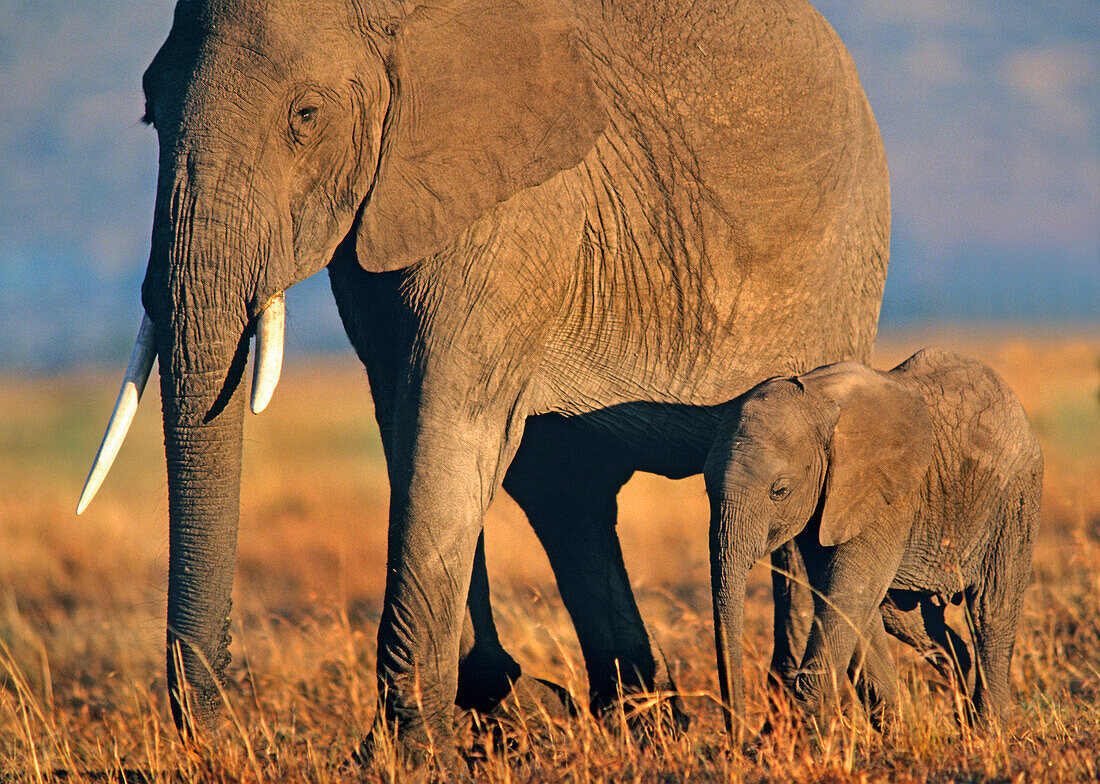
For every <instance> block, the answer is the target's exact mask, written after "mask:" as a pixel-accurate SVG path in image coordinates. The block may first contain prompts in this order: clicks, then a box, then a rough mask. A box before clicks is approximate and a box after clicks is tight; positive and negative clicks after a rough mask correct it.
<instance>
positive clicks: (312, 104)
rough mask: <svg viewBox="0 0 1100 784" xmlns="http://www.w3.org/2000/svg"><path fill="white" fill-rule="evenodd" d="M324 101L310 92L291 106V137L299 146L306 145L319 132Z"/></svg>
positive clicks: (317, 94) (316, 94)
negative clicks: (319, 121)
mask: <svg viewBox="0 0 1100 784" xmlns="http://www.w3.org/2000/svg"><path fill="white" fill-rule="evenodd" d="M323 107H324V99H323V98H322V97H321V95H320V94H319V93H317V92H314V91H310V92H307V93H306V94H304V95H301V96H299V97H298V98H297V99H296V100H295V101H294V102H293V103H292V104H291V105H290V135H291V138H292V139H293V140H294V141H295V142H297V143H298V144H305V143H306V142H307V141H309V139H310V138H311V137H312V136H313V134H314V133H315V132H316V131H317V127H318V125H319V123H318V120H319V119H320V115H321V110H322V108H323Z"/></svg>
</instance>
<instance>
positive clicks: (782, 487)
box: [769, 476, 791, 501]
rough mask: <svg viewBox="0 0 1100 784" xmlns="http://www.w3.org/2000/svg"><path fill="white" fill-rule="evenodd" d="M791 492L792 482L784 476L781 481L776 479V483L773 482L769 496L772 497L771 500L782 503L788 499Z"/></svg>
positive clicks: (780, 478)
mask: <svg viewBox="0 0 1100 784" xmlns="http://www.w3.org/2000/svg"><path fill="white" fill-rule="evenodd" d="M790 492H791V483H790V480H789V479H787V478H786V477H784V476H781V477H779V479H776V480H775V481H774V482H772V487H771V490H770V491H769V495H770V496H771V499H772V500H773V501H782V500H783V499H784V498H786V497H787V494H788V493H790Z"/></svg>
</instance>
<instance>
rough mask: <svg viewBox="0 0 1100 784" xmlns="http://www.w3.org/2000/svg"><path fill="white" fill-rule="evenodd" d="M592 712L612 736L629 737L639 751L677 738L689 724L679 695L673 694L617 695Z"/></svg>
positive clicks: (687, 714) (641, 693)
mask: <svg viewBox="0 0 1100 784" xmlns="http://www.w3.org/2000/svg"><path fill="white" fill-rule="evenodd" d="M593 712H594V713H595V714H596V715H597V716H598V717H599V718H600V719H601V721H602V722H603V724H604V726H605V727H607V729H608V730H609V731H610V732H612V733H621V734H629V735H630V736H631V737H633V738H634V740H635V742H636V743H637V744H638V745H639V746H641V747H643V748H644V747H647V746H650V745H654V744H659V743H660V742H661V741H662V740H667V739H669V738H677V737H680V736H681V735H682V734H683V733H684V732H686V731H687V729H688V726H689V725H690V724H691V715H690V714H689V713H688V712H687V711H685V710H684V707H683V703H682V702H681V700H680V695H679V694H678V693H677V692H676V691H673V690H667V691H666V690H657V691H638V692H631V693H628V694H623V695H620V696H619V697H618V698H617V699H616V700H614V701H612V702H611V703H609V704H606V705H603V706H602V707H598V706H593Z"/></svg>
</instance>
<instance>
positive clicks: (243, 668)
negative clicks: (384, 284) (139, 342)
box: [0, 334, 1100, 782]
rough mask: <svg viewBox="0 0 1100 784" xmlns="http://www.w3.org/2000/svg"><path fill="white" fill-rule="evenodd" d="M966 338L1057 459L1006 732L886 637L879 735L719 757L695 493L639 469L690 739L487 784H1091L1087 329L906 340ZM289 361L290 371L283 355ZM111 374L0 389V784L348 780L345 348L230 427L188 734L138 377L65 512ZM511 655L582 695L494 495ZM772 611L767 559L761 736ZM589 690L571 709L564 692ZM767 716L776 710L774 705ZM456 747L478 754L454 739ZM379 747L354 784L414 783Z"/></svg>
mask: <svg viewBox="0 0 1100 784" xmlns="http://www.w3.org/2000/svg"><path fill="white" fill-rule="evenodd" d="M932 342H936V343H939V344H946V345H948V346H953V347H957V348H960V349H962V350H963V351H965V352H966V353H969V354H972V355H975V356H978V357H981V358H983V359H985V360H986V361H988V362H990V363H991V364H992V365H994V366H995V367H996V368H998V369H999V370H1000V371H1001V372H1002V373H1003V374H1004V375H1005V377H1006V378H1007V379H1008V380H1009V382H1010V383H1011V384H1012V385H1013V386H1014V387H1015V388H1016V389H1017V391H1018V393H1019V395H1020V397H1021V399H1022V400H1023V402H1024V405H1025V407H1026V408H1027V410H1028V412H1029V414H1030V415H1031V417H1032V419H1033V422H1034V423H1035V425H1036V428H1037V429H1038V431H1039V433H1040V436H1041V438H1042V441H1043V445H1044V450H1045V454H1046V462H1047V475H1046V495H1045V498H1044V505H1043V530H1042V535H1041V539H1040V545H1039V549H1038V552H1037V556H1036V563H1035V579H1034V585H1033V587H1032V588H1031V589H1030V590H1029V591H1028V594H1027V602H1026V609H1025V613H1024V617H1023V620H1022V623H1021V627H1020V631H1019V635H1018V641H1017V648H1016V659H1015V662H1014V666H1013V687H1014V690H1015V694H1016V700H1017V706H1018V707H1017V709H1016V710H1015V714H1014V715H1013V716H1012V717H1011V718H1010V720H1009V721H1008V723H1007V725H1006V727H1005V728H1004V730H1003V731H1002V732H1001V733H999V734H994V735H992V736H990V737H984V738H979V737H975V736H971V735H970V734H968V733H965V732H961V731H960V730H959V728H958V727H957V726H956V724H955V723H954V721H953V719H952V705H951V699H950V696H949V695H948V694H946V693H944V691H943V689H942V688H941V686H940V685H939V684H936V683H935V682H933V681H931V680H930V679H931V677H932V675H931V670H930V669H929V668H928V667H926V666H925V665H923V664H921V663H919V662H917V661H915V660H914V658H913V657H912V656H911V655H910V654H909V653H908V652H907V651H902V650H899V654H900V655H899V661H900V663H901V667H902V675H903V696H904V699H903V705H902V708H903V715H902V718H901V721H900V724H899V727H898V730H897V732H896V733H895V734H894V735H893V736H892V737H890V738H888V739H885V740H884V739H883V738H882V737H880V736H878V735H877V734H875V733H874V732H873V731H871V730H870V729H869V728H868V726H867V724H866V721H865V720H864V718H863V717H862V715H861V714H860V713H859V712H858V711H849V712H848V714H846V715H845V716H844V717H842V718H841V719H840V720H839V721H838V722H837V724H836V726H835V727H834V729H833V731H832V732H831V733H830V734H828V735H827V737H825V738H823V739H822V741H821V744H820V745H817V744H815V743H814V742H813V741H811V740H810V739H808V738H805V737H802V736H800V735H798V734H797V733H794V732H788V731H783V730H782V727H781V731H780V732H778V733H777V734H776V736H775V740H774V741H773V742H772V744H771V745H769V746H766V747H765V748H763V749H762V751H761V754H760V757H759V759H758V761H757V762H755V763H754V762H749V761H746V760H744V759H742V758H741V757H740V756H739V755H731V754H730V753H729V752H727V751H726V750H725V737H724V733H723V732H722V729H721V719H720V714H719V713H718V710H717V707H716V704H715V699H714V693H715V690H716V676H715V672H714V669H715V668H714V665H713V652H712V641H711V640H712V638H711V631H710V619H709V615H710V611H709V606H710V605H709V596H708V586H707V580H708V577H707V569H706V535H705V531H706V525H707V519H706V503H705V498H704V495H703V491H702V485H701V483H700V482H699V481H698V480H697V479H692V480H685V481H683V482H670V481H666V480H662V479H658V478H655V477H651V476H639V477H637V478H635V479H634V480H633V481H632V482H631V483H630V485H628V487H627V488H626V490H625V491H624V494H623V497H622V501H621V509H622V523H621V525H620V533H621V538H622V540H623V547H624V550H625V552H626V557H627V562H628V567H629V568H630V571H631V575H632V578H633V580H634V583H635V589H636V592H637V595H638V599H639V602H640V604H641V606H642V611H643V614H644V615H645V616H646V618H647V620H648V622H649V624H650V630H651V632H652V634H653V636H654V637H655V638H656V639H657V641H658V642H659V643H660V645H661V647H662V648H663V650H664V652H665V654H666V656H667V658H668V660H669V662H670V665H671V667H672V669H673V671H674V673H675V675H676V677H677V679H678V683H679V685H680V687H681V689H682V690H683V691H684V692H685V693H686V694H687V696H686V698H685V701H686V703H687V706H688V709H689V711H690V712H691V713H692V715H693V723H692V726H691V728H690V730H689V731H688V732H687V733H685V734H682V735H680V736H678V737H668V736H665V735H660V736H658V737H657V739H656V740H655V741H653V742H651V743H649V744H647V745H639V744H637V743H636V742H634V741H633V740H631V739H630V736H629V735H628V734H627V735H624V734H622V733H620V732H617V731H616V727H615V726H614V725H615V722H611V725H612V726H611V727H610V729H608V728H607V727H605V726H604V725H600V724H597V723H595V722H594V721H592V720H590V719H587V718H583V717H582V718H578V719H575V720H573V721H571V722H568V723H565V724H562V725H559V726H558V727H557V728H556V730H555V732H553V733H552V734H551V735H550V737H549V739H544V740H543V741H542V742H538V740H537V738H535V733H534V732H533V731H531V732H527V731H524V730H522V729H520V730H516V731H515V732H514V733H513V737H512V741H513V744H512V746H510V747H508V749H507V750H498V751H491V752H489V754H488V758H487V759H486V760H485V761H484V762H482V763H481V765H480V766H479V767H478V768H477V769H476V777H477V778H478V779H479V780H490V781H502V782H504V781H523V780H536V781H645V782H650V781H652V782H671V781H689V780H690V781H710V780H713V781H726V780H739V779H745V780H749V781H756V780H773V779H774V780H782V781H835V782H848V781H853V782H854V781H861V782H862V781H943V782H946V781H951V782H970V781H1038V780H1049V781H1063V780H1064V781H1079V780H1095V779H1096V778H1097V777H1098V775H1100V767H1098V763H1097V761H1096V759H1097V752H1096V749H1097V748H1100V485H1098V483H1097V479H1098V478H1100V403H1098V399H1097V388H1098V378H1097V364H1096V363H1097V357H1098V356H1100V340H1098V339H1096V338H1095V337H1091V338H1089V339H1088V340H1085V339H1081V338H1065V337H1061V338H1060V337H1046V338H1036V337H1029V338H1012V337H1004V336H997V335H989V336H984V337H983V336H974V335H970V336H960V335H957V334H940V335H933V336H925V335H920V336H916V335H907V336H905V337H904V338H899V339H894V340H886V341H884V342H883V344H882V346H881V347H880V350H879V353H878V357H877V363H876V364H878V365H880V366H889V365H891V364H893V363H894V362H895V361H897V360H899V359H902V358H904V357H905V356H907V355H908V354H909V353H910V352H911V350H912V349H915V348H917V347H918V346H920V345H924V344H927V343H932ZM291 364H292V365H293V363H291ZM115 383H116V382H115V381H114V379H113V378H108V377H105V376H103V375H101V374H93V373H88V374H80V375H68V376H65V377H60V378H12V377H8V378H5V379H3V382H2V384H0V771H3V772H4V773H0V781H2V780H7V779H5V773H6V774H7V775H8V776H9V777H10V778H11V779H12V780H27V781H84V780H113V779H116V778H120V777H121V775H122V772H124V771H128V772H130V778H131V779H135V775H134V773H135V772H141V773H143V774H144V777H145V778H144V779H138V780H149V781H157V782H161V781H164V782H167V781H182V782H192V781H211V780H214V781H216V780H227V781H235V780H245V781H252V780H271V781H280V780H288V781H293V780H302V781H333V780H341V774H340V773H339V772H338V766H339V764H340V763H341V762H342V761H343V760H344V759H345V758H346V756H347V755H348V753H349V752H350V751H351V749H353V748H354V746H355V744H356V743H357V742H358V740H359V739H360V738H361V737H362V735H363V734H364V732H365V731H366V730H367V728H368V727H369V725H370V722H371V721H372V717H373V704H374V700H375V693H374V677H373V660H374V634H375V628H376V624H377V618H378V611H379V608H380V603H381V594H382V586H383V578H384V553H385V524H384V523H385V510H386V496H387V489H386V486H385V476H384V470H383V467H382V462H381V454H380V449H379V447H378V444H377V442H376V436H375V428H374V426H373V422H372V417H371V414H370V410H369V406H368V404H367V400H368V398H367V390H366V383H365V381H364V380H363V378H362V374H361V372H360V371H358V370H357V369H356V368H355V367H354V365H353V364H352V362H351V360H350V359H349V360H348V361H347V362H343V363H334V364H332V365H328V366H324V367H317V368H312V369H309V370H305V369H302V368H297V369H295V368H293V367H291V369H290V371H289V374H288V377H287V378H286V379H285V381H284V383H283V385H282V386H281V387H280V390H279V393H278V394H277V395H276V397H275V400H274V401H273V403H272V405H271V408H270V409H269V411H268V412H267V413H265V415H264V416H263V417H262V418H258V419H250V420H249V422H248V425H247V439H248V443H247V447H246V457H245V486H244V492H243V501H242V506H243V509H242V530H241V536H240V568H239V570H238V573H237V583H236V617H235V621H236V628H235V630H234V645H233V653H234V664H233V666H232V669H231V672H230V678H231V682H230V685H229V688H228V690H227V694H226V700H227V703H228V705H229V708H230V709H231V710H230V715H231V717H232V721H231V729H230V731H228V732H227V733H226V734H225V736H224V737H222V738H221V739H219V740H218V741H217V745H216V747H215V748H213V749H207V750H205V751H201V752H197V751H194V750H191V749H187V748H185V747H183V746H182V745H181V744H180V742H179V741H178V738H177V736H176V733H175V730H174V729H173V728H172V726H171V722H170V720H169V719H168V718H167V709H166V699H165V696H164V676H163V660H164V653H163V649H162V645H163V635H164V631H163V623H164V622H163V618H164V612H165V610H164V587H165V570H166V563H167V543H166V531H165V520H166V516H167V515H166V507H167V501H166V496H165V488H164V479H163V475H164V469H163V456H162V453H161V447H160V434H159V418H158V411H157V409H158V403H157V401H156V400H155V394H156V390H155V385H151V388H150V398H151V399H150V400H148V401H147V405H146V406H145V407H143V409H142V411H141V412H139V415H138V418H137V421H136V423H135V429H134V432H133V434H132V435H131V438H130V440H129V442H128V443H127V446H126V448H125V450H124V452H123V454H122V456H121V457H120V458H119V461H118V464H117V465H116V467H115V469H114V471H113V473H112V476H111V478H110V479H109V480H108V482H107V484H106V486H105V487H104V489H103V490H102V491H101V493H100V496H99V498H97V500H96V502H95V503H94V504H93V505H92V507H91V509H90V510H89V512H88V513H86V515H85V516H83V517H81V518H79V519H77V518H76V517H75V516H74V515H73V511H72V510H73V506H74V504H75V500H76V497H77V494H78V492H79V488H80V485H81V483H82V481H83V478H84V472H85V471H86V470H87V465H88V461H89V460H90V458H91V456H92V454H93V452H94V448H95V445H96V443H97V440H98V437H99V435H100V432H101V430H100V428H101V427H102V425H103V423H104V420H105V417H106V413H107V411H108V410H109V407H110V404H111V402H112V396H113V393H114V384H115ZM487 541H488V559H489V568H490V572H491V576H492V579H493V590H494V593H495V607H496V612H497V616H498V623H499V625H500V628H501V633H502V637H503V639H504V641H505V644H506V646H507V647H508V649H509V650H510V651H512V653H513V654H514V655H515V656H516V657H517V658H518V659H519V660H520V662H521V664H522V665H523V666H524V668H525V669H526V670H527V671H528V672H531V673H534V674H537V675H540V676H543V677H547V678H550V679H553V680H556V681H558V682H560V683H564V684H566V685H567V686H568V687H569V688H570V689H571V690H572V692H573V693H574V694H575V695H578V696H581V695H584V694H585V691H586V686H585V682H584V674H583V673H584V668H583V664H582V663H581V658H580V654H579V649H578V646H577V643H576V639H575V636H574V635H573V632H572V629H571V627H570V624H569V622H568V619H567V618H566V616H565V613H564V611H563V609H562V607H561V603H560V601H559V599H558V597H557V593H556V591H555V589H554V587H553V580H552V577H551V574H550V571H549V567H548V566H547V564H546V560H545V557H544V556H543V555H541V551H540V550H539V548H538V545H537V544H536V542H535V540H534V538H533V536H532V535H531V533H530V532H529V530H528V528H527V526H526V523H525V522H524V521H523V518H522V515H521V514H520V513H519V511H518V510H517V509H516V508H515V506H514V505H513V504H511V502H510V501H508V499H506V498H501V499H500V500H498V501H497V503H496V504H495V506H494V508H493V510H492V512H491V517H490V520H489V521H488V523H487ZM770 612H771V610H770V597H769V590H768V583H767V576H766V573H765V572H764V571H763V568H762V567H760V568H758V571H757V572H756V573H755V574H754V580H753V582H752V587H751V590H750V596H749V603H748V608H747V634H746V641H745V643H746V663H747V667H748V670H749V673H748V674H749V680H750V689H751V690H750V694H749V708H750V711H751V712H752V714H753V715H754V716H755V717H756V721H758V722H759V721H762V720H763V717H764V712H765V710H766V708H765V705H766V703H765V699H764V695H763V691H762V688H761V686H762V683H763V669H764V667H765V666H766V663H767V660H768V655H769V646H770V623H771V620H770ZM582 701H583V700H582ZM776 720H777V721H778V722H779V724H780V725H783V723H784V722H786V721H789V716H785V715H779V716H777V717H776ZM464 737H466V738H467V741H468V742H469V738H468V737H467V736H464ZM406 776H407V774H403V773H401V772H400V771H398V770H395V769H393V768H392V767H390V765H389V764H388V762H387V761H385V760H383V761H382V762H380V764H379V765H378V766H377V768H376V769H374V770H372V771H369V772H368V773H367V778H368V779H369V780H379V781H386V780H404V779H405V778H406Z"/></svg>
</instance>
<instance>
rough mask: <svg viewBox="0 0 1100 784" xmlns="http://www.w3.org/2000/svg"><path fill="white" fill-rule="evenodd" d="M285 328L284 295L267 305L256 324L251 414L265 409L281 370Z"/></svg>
mask: <svg viewBox="0 0 1100 784" xmlns="http://www.w3.org/2000/svg"><path fill="white" fill-rule="evenodd" d="M285 331H286V296H285V295H284V294H279V295H277V296H276V297H275V298H274V299H272V300H271V302H269V303H268V304H267V307H266V308H264V310H263V312H262V313H261V314H260V321H259V323H258V324H256V363H255V365H253V370H252V413H253V414H258V413H260V412H261V411H263V410H264V409H265V408H267V404H268V403H270V402H271V396H272V395H273V394H275V387H276V386H278V384H279V373H280V372H281V371H282V369H283V336H284V333H285Z"/></svg>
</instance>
